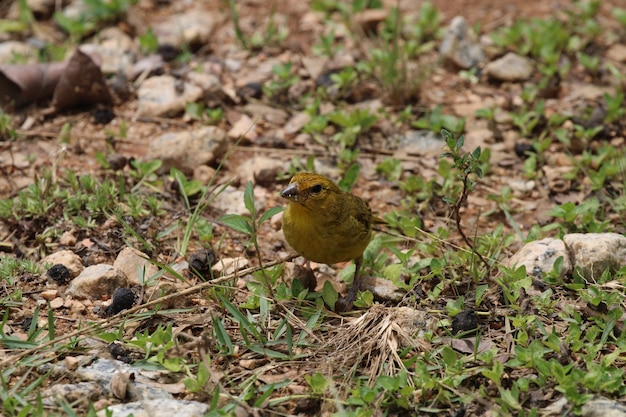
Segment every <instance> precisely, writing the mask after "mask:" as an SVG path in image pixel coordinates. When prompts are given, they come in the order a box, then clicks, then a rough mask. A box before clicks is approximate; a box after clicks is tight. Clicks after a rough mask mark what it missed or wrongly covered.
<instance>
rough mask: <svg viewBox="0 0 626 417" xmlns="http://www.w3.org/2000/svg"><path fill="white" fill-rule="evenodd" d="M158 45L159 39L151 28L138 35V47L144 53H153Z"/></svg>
mask: <svg viewBox="0 0 626 417" xmlns="http://www.w3.org/2000/svg"><path fill="white" fill-rule="evenodd" d="M158 47H159V40H158V39H157V37H156V35H155V34H154V32H153V31H152V28H148V30H146V32H145V33H144V34H143V35H141V36H139V49H140V50H141V52H143V53H144V54H153V53H155V52H156V51H157V49H158Z"/></svg>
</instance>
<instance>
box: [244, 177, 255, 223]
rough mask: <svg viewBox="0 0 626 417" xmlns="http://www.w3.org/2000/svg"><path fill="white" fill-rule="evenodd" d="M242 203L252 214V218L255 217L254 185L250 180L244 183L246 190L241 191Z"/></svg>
mask: <svg viewBox="0 0 626 417" xmlns="http://www.w3.org/2000/svg"><path fill="white" fill-rule="evenodd" d="M243 203H244V205H245V206H246V209H248V211H249V212H250V214H251V215H252V218H255V217H256V209H255V207H254V185H253V184H252V181H248V184H247V185H246V190H245V191H244V193H243Z"/></svg>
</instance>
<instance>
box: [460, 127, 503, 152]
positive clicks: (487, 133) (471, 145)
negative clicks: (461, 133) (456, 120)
mask: <svg viewBox="0 0 626 417" xmlns="http://www.w3.org/2000/svg"><path fill="white" fill-rule="evenodd" d="M494 142H495V138H494V134H493V131H492V130H491V129H473V130H471V131H469V132H467V133H466V134H465V143H464V144H463V150H465V151H467V152H472V151H473V150H474V149H476V148H478V147H481V148H482V149H485V148H486V147H489V145H488V144H490V143H494Z"/></svg>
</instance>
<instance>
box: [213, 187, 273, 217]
mask: <svg viewBox="0 0 626 417" xmlns="http://www.w3.org/2000/svg"><path fill="white" fill-rule="evenodd" d="M265 193H266V192H265V191H264V190H261V189H260V188H255V189H254V203H255V207H256V209H257V211H261V210H263V209H264V208H265V205H266V199H265ZM243 195H244V192H243V190H239V189H237V188H235V187H232V186H228V187H226V188H225V189H224V190H222V192H220V193H219V194H218V195H216V196H215V199H214V200H213V202H212V205H213V208H215V209H216V210H218V211H221V212H223V213H225V214H248V209H247V208H246V206H245V204H244V202H243Z"/></svg>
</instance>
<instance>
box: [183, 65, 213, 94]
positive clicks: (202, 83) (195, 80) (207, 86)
mask: <svg viewBox="0 0 626 417" xmlns="http://www.w3.org/2000/svg"><path fill="white" fill-rule="evenodd" d="M187 79H188V80H189V82H190V83H191V84H193V85H196V86H198V87H200V88H201V89H202V92H203V93H204V96H205V97H207V96H209V95H213V94H217V93H218V92H219V91H220V88H221V82H220V79H219V78H218V77H217V76H216V75H214V74H207V73H204V72H195V71H193V72H190V73H189V74H187Z"/></svg>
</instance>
